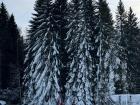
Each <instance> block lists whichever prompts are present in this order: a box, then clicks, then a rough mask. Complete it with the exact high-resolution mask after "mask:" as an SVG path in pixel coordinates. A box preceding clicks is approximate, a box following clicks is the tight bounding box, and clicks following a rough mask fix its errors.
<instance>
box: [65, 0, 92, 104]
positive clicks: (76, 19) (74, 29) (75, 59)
mask: <svg viewBox="0 0 140 105" xmlns="http://www.w3.org/2000/svg"><path fill="white" fill-rule="evenodd" d="M71 13H72V17H71V18H70V21H69V22H70V23H69V25H68V28H69V31H68V33H67V35H68V36H67V39H66V40H67V41H68V52H69V53H70V55H71V56H70V58H71V62H70V72H69V80H68V82H67V84H66V89H67V91H66V101H65V102H66V103H65V104H66V105H92V104H93V93H92V85H93V84H92V83H93V82H92V71H93V67H94V65H93V60H92V57H91V54H90V50H91V48H92V46H91V33H92V30H91V26H90V25H89V23H88V22H87V20H86V0H72V6H71Z"/></svg>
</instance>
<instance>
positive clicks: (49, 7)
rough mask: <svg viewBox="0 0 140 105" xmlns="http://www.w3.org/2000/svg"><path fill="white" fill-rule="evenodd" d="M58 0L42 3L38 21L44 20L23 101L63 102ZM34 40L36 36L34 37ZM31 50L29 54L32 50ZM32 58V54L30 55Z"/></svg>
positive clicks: (39, 104) (50, 104)
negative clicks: (57, 13) (57, 11)
mask: <svg viewBox="0 0 140 105" xmlns="http://www.w3.org/2000/svg"><path fill="white" fill-rule="evenodd" d="M57 2H58V1H56V2H54V3H53V2H52V1H51V0H48V1H47V0H46V1H44V2H43V3H42V5H41V7H42V9H43V11H44V13H42V14H40V16H39V17H38V19H39V20H38V21H39V22H41V24H40V25H39V26H38V27H37V30H36V32H35V33H34V35H35V36H37V37H36V39H35V43H34V44H33V45H32V46H31V50H28V51H29V52H28V53H30V51H32V52H33V53H32V54H33V58H32V61H31V63H30V64H29V65H28V66H27V68H26V69H27V70H26V71H29V72H28V74H26V76H25V78H29V79H27V81H26V82H25V86H26V87H27V90H26V91H25V93H24V99H23V105H59V104H61V101H62V99H61V95H60V94H61V88H60V80H59V77H60V69H61V68H62V64H61V61H60V44H59V40H60V36H59V35H60V33H59V29H60V27H59V25H58V22H60V21H58V20H57V19H58V18H57V17H59V15H56V14H55V13H56V11H55V10H56V7H57V6H56V4H57ZM31 41H33V40H31ZM28 53H27V54H28ZM27 59H30V58H27Z"/></svg>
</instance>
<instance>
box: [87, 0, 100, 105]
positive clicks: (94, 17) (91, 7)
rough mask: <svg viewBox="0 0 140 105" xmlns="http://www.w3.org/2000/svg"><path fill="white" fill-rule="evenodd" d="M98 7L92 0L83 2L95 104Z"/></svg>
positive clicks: (96, 89)
mask: <svg viewBox="0 0 140 105" xmlns="http://www.w3.org/2000/svg"><path fill="white" fill-rule="evenodd" d="M97 11H98V8H97V4H96V2H95V1H93V0H86V3H85V13H86V15H85V18H86V19H85V20H86V26H87V27H88V28H89V29H90V30H92V31H91V33H90V37H91V44H92V48H91V49H90V54H91V57H92V61H93V70H92V76H93V77H92V83H93V86H92V92H93V104H95V105H96V103H97V94H98V93H97V92H98V86H97V85H98V80H99V78H98V72H97V71H98V64H99V55H98V54H97V53H98V49H99V42H100V41H99V40H98V39H99V34H98V33H99V29H100V27H99V17H98V12H97Z"/></svg>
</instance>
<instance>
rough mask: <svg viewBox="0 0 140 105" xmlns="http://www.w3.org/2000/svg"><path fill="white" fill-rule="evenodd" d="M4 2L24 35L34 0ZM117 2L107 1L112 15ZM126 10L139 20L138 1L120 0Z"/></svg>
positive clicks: (139, 2)
mask: <svg viewBox="0 0 140 105" xmlns="http://www.w3.org/2000/svg"><path fill="white" fill-rule="evenodd" d="M2 1H3V2H4V3H5V4H6V7H7V9H8V11H9V13H10V14H11V13H13V14H14V15H15V18H16V22H17V24H18V26H19V27H20V28H21V29H22V33H23V34H25V30H26V28H28V25H29V23H28V22H29V20H30V19H31V16H32V15H31V13H33V6H34V3H35V0H0V2H2ZM118 1H119V0H108V3H109V6H110V8H111V10H112V13H113V14H115V12H116V7H117V4H118ZM122 1H123V3H124V5H125V7H126V9H128V8H129V7H130V6H131V7H132V9H133V10H134V12H135V13H136V15H137V17H138V18H139V20H140V0H122Z"/></svg>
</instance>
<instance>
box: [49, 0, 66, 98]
mask: <svg viewBox="0 0 140 105" xmlns="http://www.w3.org/2000/svg"><path fill="white" fill-rule="evenodd" d="M67 10H68V9H67V0H56V1H55V3H54V5H53V10H52V14H53V15H54V21H53V22H54V23H53V24H54V26H55V27H54V28H55V31H56V33H58V45H59V46H60V48H59V52H60V61H61V63H62V66H61V67H60V77H59V78H60V81H61V82H60V85H61V94H62V98H63V100H64V98H65V92H66V89H65V84H66V82H67V80H66V78H67V76H68V66H67V62H68V54H67V52H66V40H65V39H66V33H67V30H68V29H67V27H66V25H67V19H66V16H67V14H68V11H67Z"/></svg>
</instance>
